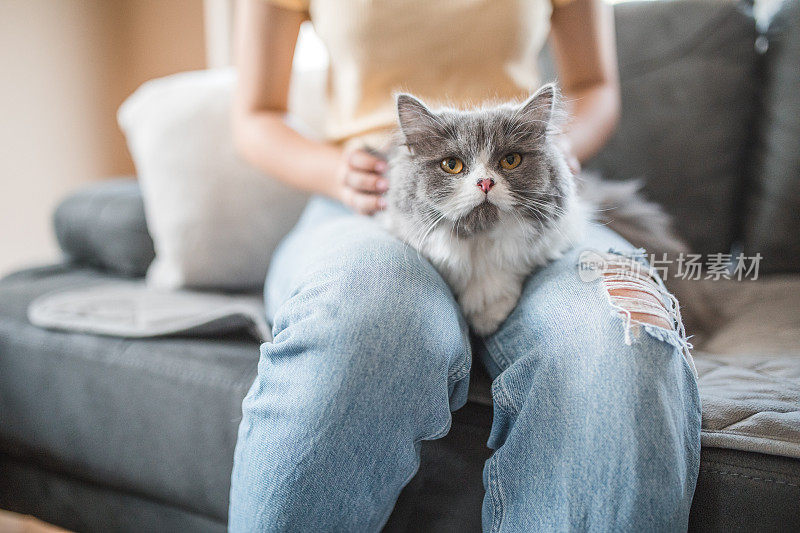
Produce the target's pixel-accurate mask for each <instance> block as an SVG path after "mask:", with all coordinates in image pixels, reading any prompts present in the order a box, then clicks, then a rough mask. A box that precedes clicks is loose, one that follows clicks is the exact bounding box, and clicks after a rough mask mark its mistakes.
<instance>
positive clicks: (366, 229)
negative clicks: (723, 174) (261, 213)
mask: <svg viewBox="0 0 800 533" xmlns="http://www.w3.org/2000/svg"><path fill="white" fill-rule="evenodd" d="M612 247H613V248H616V249H618V250H624V249H630V245H629V244H627V243H626V242H625V241H623V240H622V239H621V238H620V237H618V236H617V235H616V234H614V233H613V232H611V231H609V230H608V229H606V228H602V227H597V228H593V229H592V230H591V231H590V233H589V234H588V235H587V237H586V242H585V243H581V244H579V245H577V246H576V247H575V249H574V250H573V251H571V252H569V253H567V254H566V255H565V257H563V258H562V259H560V260H558V261H555V262H553V263H551V264H550V265H548V266H547V267H545V268H541V269H539V270H537V271H536V272H535V273H534V274H533V275H531V276H530V279H528V280H527V282H526V284H525V287H524V291H523V294H522V298H521V300H520V302H519V304H518V305H517V308H516V309H515V310H514V311H513V313H512V314H511V315H510V316H509V317H508V319H507V320H506V321H505V322H504V324H503V325H502V326H501V327H500V329H499V330H498V331H497V332H496V333H495V334H493V335H492V336H491V337H489V338H487V339H485V340H484V343H483V347H482V349H480V350H478V354H479V355H480V359H481V361H482V362H483V364H484V365H486V368H487V369H488V371H489V373H490V375H491V377H492V378H493V384H492V396H493V399H494V421H493V426H492V431H491V437H490V438H489V443H488V444H489V446H490V447H491V448H492V449H493V450H494V454H493V455H492V456H491V458H490V459H489V460H488V461H487V463H486V465H485V467H484V475H483V481H484V487H485V489H486V496H485V499H484V503H483V528H484V530H485V531H520V532H531V531H553V530H558V531H566V530H572V531H678V530H685V529H686V527H687V523H688V517H689V508H690V505H691V501H692V495H693V493H694V487H695V482H696V480H697V473H698V468H699V461H700V400H699V397H698V392H697V385H696V382H695V377H694V374H693V372H692V371H691V369H690V367H689V365H688V363H687V361H686V359H685V358H684V356H683V355H682V353H681V350H680V349H679V348H678V347H676V345H677V343H676V342H670V341H674V339H673V338H672V337H671V335H674V334H675V332H673V331H669V330H666V329H660V330H659V331H660V334H652V333H653V332H654V330H653V328H648V329H649V330H651V331H650V333H651V334H648V333H646V332H639V333H640V334H638V335H636V336H635V338H634V339H633V341H632V342H626V340H628V338H627V337H626V335H625V322H624V320H623V319H622V318H621V317H620V315H619V313H618V312H617V311H615V310H614V309H613V307H612V305H611V304H610V301H609V298H608V293H607V291H606V289H605V288H604V286H603V283H602V281H601V280H599V279H598V280H594V281H589V282H586V281H581V279H579V277H578V274H577V268H576V264H577V260H578V259H577V258H578V254H579V252H580V251H581V250H582V249H586V248H593V249H609V248H612ZM265 292H266V302H267V314H268V316H269V318H270V320H271V322H272V324H273V333H274V340H273V341H272V342H267V343H265V344H264V345H263V346H262V347H261V359H260V362H259V365H258V376H257V378H256V379H255V382H254V383H253V386H252V388H251V389H250V392H249V393H248V395H247V397H246V398H245V400H244V403H243V406H242V411H243V418H242V422H241V426H240V428H239V440H238V442H237V445H236V455H235V463H234V470H233V477H232V483H233V484H232V488H231V501H230V526H229V527H230V529H231V531H248V532H249V531H347V532H361V531H378V530H380V528H381V527H382V525H383V524H384V523H385V522H386V520H387V518H388V517H389V514H390V513H391V511H392V507H393V506H394V503H395V500H396V499H397V497H398V495H399V493H400V491H401V489H402V488H403V486H404V485H405V484H406V483H407V482H408V481H409V480H410V479H411V478H412V476H414V474H415V473H416V471H417V468H418V466H419V450H420V443H421V442H422V441H423V440H431V439H437V438H439V437H442V436H443V435H445V434H446V433H447V432H448V430H449V428H450V423H451V411H454V410H456V409H458V408H460V407H461V406H463V405H464V403H465V402H466V399H467V384H468V377H469V372H470V366H471V361H472V353H471V347H470V340H469V336H468V332H467V327H466V324H465V322H464V319H463V317H462V316H461V314H460V313H459V309H458V306H457V304H456V301H455V299H454V297H453V295H452V293H451V292H450V290H449V289H448V287H447V285H446V283H445V282H444V281H443V280H442V278H441V277H440V276H439V274H438V273H437V272H436V270H434V268H433V267H432V266H431V265H430V264H429V263H428V262H427V261H425V260H424V259H421V258H420V257H419V256H418V255H417V253H416V251H414V250H413V249H410V248H408V247H407V246H405V245H404V244H403V243H401V242H400V241H398V240H397V239H395V238H393V237H391V236H390V235H388V234H387V233H386V232H385V231H383V230H382V229H381V228H380V227H379V226H378V225H377V224H376V223H375V222H374V221H372V220H370V219H368V218H366V217H362V216H357V215H354V214H352V213H350V212H349V211H348V210H346V209H345V208H343V207H342V206H340V205H338V204H336V203H333V202H330V201H327V200H322V199H315V200H312V202H311V203H310V204H309V206H308V207H307V209H306V212H305V213H304V215H303V217H302V219H301V221H300V222H299V223H298V225H297V227H296V228H295V229H294V230H293V231H292V233H291V234H290V235H289V236H288V237H287V238H286V239H285V240H284V242H283V243H282V244H281V246H280V248H279V249H278V251H277V252H276V253H275V255H274V257H273V259H272V264H271V267H270V273H269V275H268V277H267V283H266V288H265ZM656 329H659V328H656ZM656 333H657V332H656Z"/></svg>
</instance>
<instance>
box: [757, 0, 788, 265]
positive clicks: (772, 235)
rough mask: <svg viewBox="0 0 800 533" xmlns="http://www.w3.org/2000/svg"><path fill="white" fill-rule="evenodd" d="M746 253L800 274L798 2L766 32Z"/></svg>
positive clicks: (783, 8)
mask: <svg viewBox="0 0 800 533" xmlns="http://www.w3.org/2000/svg"><path fill="white" fill-rule="evenodd" d="M767 35H768V40H769V48H768V49H767V51H766V54H765V57H764V90H763V93H762V94H763V98H762V101H761V105H762V114H761V118H760V120H759V123H760V132H759V133H760V135H759V143H758V145H757V148H756V157H755V169H754V174H753V183H751V184H750V188H751V189H752V193H753V194H752V196H750V205H749V207H750V209H749V214H748V217H747V220H746V223H745V250H747V252H748V253H749V254H750V255H752V254H755V253H756V252H758V253H761V254H762V255H763V256H764V271H765V272H798V271H800V90H798V85H799V84H800V82H798V75H797V72H798V65H800V2H797V1H791V0H790V1H786V2H783V7H782V8H781V10H780V11H779V12H778V13H777V14H776V15H775V17H774V18H773V19H772V22H771V24H770V28H769V32H768V34H767Z"/></svg>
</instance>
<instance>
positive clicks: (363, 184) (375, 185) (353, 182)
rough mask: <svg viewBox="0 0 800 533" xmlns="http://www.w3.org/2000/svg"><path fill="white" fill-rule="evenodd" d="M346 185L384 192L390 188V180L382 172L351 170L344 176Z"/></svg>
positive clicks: (363, 190) (363, 189)
mask: <svg viewBox="0 0 800 533" xmlns="http://www.w3.org/2000/svg"><path fill="white" fill-rule="evenodd" d="M344 182H345V185H347V186H348V187H352V188H353V189H356V190H358V191H362V192H371V193H384V192H386V190H387V189H388V188H389V182H388V181H387V180H386V178H383V177H381V175H380V174H375V173H373V172H363V171H360V170H351V171H349V172H348V173H347V174H345V176H344Z"/></svg>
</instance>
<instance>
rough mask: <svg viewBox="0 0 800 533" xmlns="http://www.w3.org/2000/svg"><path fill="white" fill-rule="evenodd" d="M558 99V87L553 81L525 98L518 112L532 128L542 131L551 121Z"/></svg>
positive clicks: (545, 129) (544, 130)
mask: <svg viewBox="0 0 800 533" xmlns="http://www.w3.org/2000/svg"><path fill="white" fill-rule="evenodd" d="M558 100H559V93H558V87H557V86H556V84H555V83H548V84H547V85H543V86H542V87H541V88H539V90H538V91H536V93H534V94H533V96H531V97H530V98H528V99H527V100H525V103H524V104H522V105H521V106H520V109H519V114H520V116H522V117H523V118H524V119H525V121H526V122H529V123H530V124H531V126H532V129H534V130H536V131H541V132H542V133H544V132H546V131H547V129H548V128H549V127H550V126H551V124H552V122H553V117H554V115H555V111H556V107H557V105H558Z"/></svg>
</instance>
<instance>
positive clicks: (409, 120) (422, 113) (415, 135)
mask: <svg viewBox="0 0 800 533" xmlns="http://www.w3.org/2000/svg"><path fill="white" fill-rule="evenodd" d="M397 121H398V122H399V124H400V130H401V131H402V132H403V135H404V136H405V138H406V143H407V144H409V145H412V146H413V145H415V144H417V143H419V142H421V141H422V140H424V139H425V138H430V137H431V135H432V134H434V133H435V132H436V130H437V129H438V126H439V119H438V118H437V117H436V115H434V114H433V113H432V112H431V110H430V109H428V108H427V107H425V104H423V103H422V102H420V101H419V100H417V99H416V98H414V97H413V96H411V95H410V94H405V93H401V94H398V95H397Z"/></svg>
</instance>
